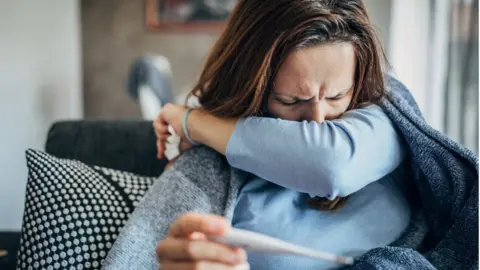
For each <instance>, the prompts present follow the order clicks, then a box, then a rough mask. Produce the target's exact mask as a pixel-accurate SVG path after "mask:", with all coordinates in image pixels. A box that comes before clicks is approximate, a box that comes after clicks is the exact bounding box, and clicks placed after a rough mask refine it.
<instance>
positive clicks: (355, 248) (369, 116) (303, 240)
mask: <svg viewBox="0 0 480 270" xmlns="http://www.w3.org/2000/svg"><path fill="white" fill-rule="evenodd" d="M404 155H405V153H404V150H403V145H402V140H401V138H400V137H399V135H398V134H397V133H396V131H395V129H394V128H393V125H392V123H391V122H390V120H389V119H388V117H387V116H386V115H385V114H384V113H383V111H382V110H381V109H380V108H379V107H376V106H370V107H367V108H363V109H358V110H353V111H350V112H347V113H345V115H344V116H343V117H342V118H341V119H339V120H334V121H327V122H324V123H322V124H318V123H314V122H312V123H307V122H303V123H299V122H292V121H283V120H279V119H271V118H249V119H247V120H242V121H240V122H239V123H238V124H237V126H236V127H235V130H234V133H233V135H232V137H231V139H230V141H229V144H228V148H227V159H228V160H229V162H230V164H231V165H232V166H234V167H237V168H239V169H242V170H245V171H249V172H252V173H254V174H255V175H257V176H255V175H252V177H250V178H249V179H248V180H247V181H246V183H245V185H244V186H242V188H241V189H240V193H239V196H238V199H237V202H236V206H235V210H234V213H233V219H232V225H233V226H234V227H236V228H242V229H247V230H252V231H257V232H261V233H264V234H267V235H270V236H274V237H278V238H281V239H284V240H287V241H290V242H294V243H297V244H300V245H303V246H308V247H311V248H314V249H317V250H323V251H328V252H332V253H334V254H338V255H350V256H355V257H357V256H360V255H362V254H363V253H365V252H367V251H369V250H370V249H373V248H377V247H382V246H386V245H388V244H390V243H392V242H393V241H395V240H396V239H398V238H399V237H400V235H401V233H402V232H403V231H404V230H405V229H406V227H407V225H408V223H409V221H410V208H409V204H408V202H407V200H406V198H405V196H404V194H403V193H402V191H401V188H400V186H399V185H398V184H399V183H401V182H402V180H404V179H405V177H404V174H403V172H404V171H403V168H402V167H401V166H400V167H399V164H400V163H401V161H402V160H403V158H404ZM397 167H398V169H397V170H395V171H394V172H392V171H393V170H394V169H395V168H397ZM261 177H263V178H264V179H263V178H261ZM265 179H266V180H268V181H266V180H265ZM379 179H381V180H379ZM377 180H379V181H377ZM306 193H308V194H310V196H312V197H313V196H322V197H325V196H328V197H330V198H333V197H336V196H346V195H350V194H352V193H354V194H353V195H351V196H350V198H349V200H347V202H346V204H345V206H344V207H343V208H341V209H339V210H337V211H335V212H329V211H318V210H315V209H312V208H311V207H310V206H309V205H308V203H307V202H308V200H309V195H307V194H306ZM249 263H250V265H251V268H252V269H272V270H274V269H332V268H336V267H338V266H339V265H337V264H334V263H331V262H327V261H318V260H312V259H307V258H301V257H300V258H299V257H296V256H284V255H282V256H275V255H268V254H260V253H250V254H249Z"/></svg>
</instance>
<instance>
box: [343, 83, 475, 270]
mask: <svg viewBox="0 0 480 270" xmlns="http://www.w3.org/2000/svg"><path fill="white" fill-rule="evenodd" d="M386 80H387V86H388V89H389V91H390V93H389V97H388V99H385V100H384V101H383V102H382V104H381V107H382V108H383V110H384V111H385V112H386V114H387V115H388V116H389V117H390V119H391V120H392V122H393V123H394V124H395V126H396V127H397V128H398V130H399V132H400V133H401V134H403V136H404V138H405V141H406V147H407V150H408V156H409V164H410V166H409V167H410V168H411V169H412V170H413V173H412V180H413V181H414V184H415V188H416V190H417V191H418V198H419V205H418V206H419V208H418V210H420V211H418V212H417V213H416V215H415V218H413V220H412V223H411V224H410V226H409V229H407V231H406V232H405V234H404V235H403V236H402V238H401V239H400V240H399V241H397V242H396V245H397V246H391V247H384V248H377V249H373V250H371V251H369V252H367V253H365V254H364V255H363V256H361V257H360V258H359V259H358V260H357V263H356V264H355V265H354V266H352V267H350V268H349V269H355V270H356V269H358V270H360V269H362V270H365V269H367V270H372V269H387V270H390V269H391V270H398V269H400V270H402V269H405V270H407V269H408V270H410V269H478V156H477V155H476V154H474V153H473V152H472V151H470V150H468V149H467V148H466V147H464V146H462V145H460V144H458V143H456V142H454V141H452V140H451V139H449V138H448V137H447V136H445V135H444V134H442V133H440V132H438V131H436V130H434V129H433V128H432V127H430V126H429V125H428V124H427V123H426V122H425V120H424V119H423V117H422V115H421V112H420V110H419V108H418V106H417V104H416V103H415V101H414V99H413V97H412V95H411V94H410V92H409V91H408V90H407V89H406V88H405V86H404V85H403V84H402V83H400V82H399V81H397V80H396V79H394V78H392V77H387V78H386ZM423 220H425V224H423Z"/></svg>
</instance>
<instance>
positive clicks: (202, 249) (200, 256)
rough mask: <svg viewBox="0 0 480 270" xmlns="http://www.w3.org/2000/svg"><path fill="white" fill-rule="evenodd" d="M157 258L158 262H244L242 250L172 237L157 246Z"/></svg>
mask: <svg viewBox="0 0 480 270" xmlns="http://www.w3.org/2000/svg"><path fill="white" fill-rule="evenodd" d="M157 256H158V258H159V260H160V262H163V261H180V262H185V261H210V262H217V263H223V264H228V265H236V264H240V263H243V262H245V260H246V255H245V252H244V251H243V250H239V249H233V248H230V247H228V246H226V245H224V244H220V243H216V242H210V241H202V240H196V241H195V240H194V241H192V240H189V239H185V238H173V237H172V238H168V239H166V240H165V241H163V242H161V243H160V244H158V246H157Z"/></svg>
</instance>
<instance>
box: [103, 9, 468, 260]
mask: <svg viewBox="0 0 480 270" xmlns="http://www.w3.org/2000/svg"><path fill="white" fill-rule="evenodd" d="M380 56H381V53H380V49H379V47H378V42H377V41H376V37H375V35H374V33H373V31H372V30H371V25H370V23H369V21H368V17H367V15H366V12H365V8H364V6H363V4H362V3H361V1H307V0H297V1H291V0H289V1H287V0H285V1H279V0H277V1H273V0H272V1H269V0H264V1H260V0H258V1H254V0H250V1H249V0H246V1H240V2H239V4H238V6H237V7H236V9H235V10H234V12H233V14H232V17H231V19H230V22H229V24H228V26H227V29H226V31H225V32H224V33H223V35H222V36H221V37H220V39H219V41H218V43H217V45H216V46H215V48H214V49H213V51H212V53H211V55H210V57H209V60H208V61H207V64H206V68H205V70H204V72H203V74H202V76H201V78H200V80H199V83H198V85H197V87H196V88H195V89H194V92H195V93H196V94H198V95H199V97H200V103H201V104H202V108H203V110H204V111H200V110H196V111H193V112H191V114H190V116H189V115H188V113H187V114H185V113H184V111H185V109H184V108H181V107H172V106H169V107H171V108H170V109H169V107H167V108H166V110H165V112H169V113H163V114H162V120H164V121H165V123H163V125H162V126H164V127H165V125H166V124H172V126H174V128H175V130H176V131H177V132H179V133H181V131H182V130H183V127H182V125H183V123H182V122H183V121H182V120H183V119H184V118H185V119H186V120H188V123H186V124H188V125H186V126H188V129H186V130H187V131H188V132H191V135H192V137H193V138H191V140H192V141H195V140H196V141H199V142H202V143H204V144H206V145H209V146H211V147H213V148H214V149H216V150H217V151H218V152H221V153H227V157H228V149H227V148H228V147H229V146H230V142H229V140H231V138H230V136H234V135H235V131H234V129H236V128H237V126H238V123H239V122H240V125H242V123H241V122H242V121H243V120H238V118H239V117H248V116H252V115H261V114H262V113H263V114H265V113H269V114H273V115H274V116H277V117H280V118H284V119H287V120H294V121H301V120H306V121H312V122H315V121H316V122H322V121H323V120H325V119H327V120H332V119H336V118H338V117H341V116H342V115H343V114H344V112H345V111H346V110H348V109H353V108H355V110H352V111H351V112H348V113H345V114H344V116H342V117H343V119H340V120H338V121H340V123H341V121H345V123H346V124H348V123H366V124H365V126H366V127H367V128H365V126H364V127H361V126H360V127H359V126H355V127H354V128H350V129H349V128H346V129H345V127H346V126H343V127H342V126H340V129H343V130H347V131H349V130H350V131H352V130H353V131H354V130H362V131H364V130H370V131H371V130H374V131H377V128H378V130H389V133H388V134H382V135H387V136H386V137H388V138H390V140H386V141H385V140H381V139H382V138H383V137H385V136H374V137H372V138H374V139H375V141H378V142H379V144H380V145H382V147H394V148H395V149H394V150H393V151H387V150H388V149H381V148H380V149H378V150H379V151H381V152H380V155H382V153H388V154H387V155H386V156H381V157H382V158H380V159H379V160H366V158H365V155H363V160H358V159H356V158H352V159H350V157H357V156H362V155H357V154H356V153H357V151H361V152H362V153H366V152H367V151H368V149H370V148H369V147H364V144H368V140H364V138H365V137H362V136H365V134H364V133H363V132H361V133H360V135H358V134H357V135H355V134H353V135H352V134H348V135H349V136H346V138H347V139H346V140H351V139H352V138H361V139H362V140H361V141H354V142H353V143H350V144H348V143H343V142H345V139H343V140H341V141H340V142H339V141H338V140H337V139H339V138H345V137H343V136H342V135H332V134H330V135H332V136H329V137H328V138H330V139H332V140H331V142H332V144H333V145H334V146H338V147H339V148H335V147H334V148H333V149H335V151H338V155H339V156H346V157H347V158H339V160H343V161H347V163H345V164H348V162H350V161H351V160H353V161H355V162H357V164H356V166H352V167H350V168H348V167H347V171H348V173H341V174H337V175H338V176H343V175H344V174H346V175H348V177H345V179H348V180H349V181H345V179H342V181H340V182H339V184H338V185H337V186H333V185H332V183H335V182H334V181H335V179H336V178H335V177H331V179H327V181H321V180H322V179H307V180H305V179H302V178H294V179H293V181H292V179H291V178H290V179H289V177H287V178H285V179H283V180H285V181H283V180H282V181H283V182H282V183H280V184H282V185H274V184H273V183H270V182H274V181H276V180H275V178H276V176H278V178H282V175H275V174H271V173H272V172H274V171H275V170H270V169H268V170H263V169H262V168H254V166H252V165H251V164H247V165H245V167H246V168H247V169H248V170H249V171H251V172H253V173H254V175H253V176H248V177H247V176H245V174H243V173H242V172H239V171H236V170H231V169H230V166H226V165H225V163H224V162H222V160H223V159H222V158H219V157H218V156H216V155H215V154H214V153H212V152H210V151H208V150H207V149H205V148H196V149H192V150H190V151H187V152H186V153H185V154H184V155H182V156H181V158H180V159H179V160H178V161H177V162H175V164H174V165H173V166H172V168H170V169H169V170H167V171H166V172H165V173H164V174H163V175H162V176H161V177H160V179H159V180H158V182H157V183H155V185H154V186H153V187H152V189H151V191H150V192H149V195H147V196H146V198H145V200H144V202H143V203H142V205H140V206H139V207H138V208H137V210H136V211H135V213H134V214H133V215H132V218H131V220H130V222H129V224H128V225H127V226H126V227H125V230H124V232H123V234H122V235H121V236H120V237H119V238H118V240H117V242H116V244H115V245H116V246H115V247H114V248H113V249H112V251H111V253H110V254H109V257H108V259H107V262H106V263H105V268H106V269H121V268H124V269H136V268H148V269H153V268H154V267H155V265H156V264H155V257H154V252H153V246H154V243H155V242H156V241H158V240H162V241H161V243H160V244H159V245H158V248H157V253H158V258H159V260H160V262H161V268H162V269H192V268H194V269H233V266H234V265H237V264H241V263H243V262H244V261H245V260H246V257H245V254H244V252H243V251H242V250H238V249H234V248H230V247H226V246H223V245H219V244H216V243H213V242H210V241H207V240H206V238H205V236H211V235H221V234H223V233H225V232H226V231H227V230H228V227H229V224H228V222H227V220H231V221H232V225H233V226H236V227H239V228H247V229H252V230H258V231H261V232H265V233H268V234H270V235H274V236H277V237H280V238H284V239H287V240H290V241H294V242H295V241H300V244H303V245H307V246H310V247H314V248H318V249H322V250H326V251H333V252H335V253H341V254H340V255H346V254H345V253H348V252H353V253H354V255H360V254H363V253H364V252H366V251H368V250H369V249H372V248H376V247H381V246H385V245H388V244H390V243H391V242H393V241H394V240H396V239H397V238H398V237H400V235H401V233H402V232H403V231H404V229H405V228H406V225H407V223H408V222H409V220H410V211H409V208H408V204H407V203H406V201H405V196H404V195H403V194H402V192H401V190H400V188H399V187H397V186H396V185H394V182H395V179H394V178H395V177H398V178H399V179H400V180H405V179H406V178H404V177H402V174H401V173H402V172H403V170H402V169H403V168H402V167H400V168H399V170H397V171H396V172H399V174H398V175H397V176H393V175H394V174H389V175H388V176H387V177H385V179H382V180H380V181H376V180H378V179H379V178H381V177H383V176H385V175H386V174H388V173H390V172H391V171H392V170H393V169H394V168H395V167H396V166H398V165H399V163H400V161H401V160H402V154H401V151H397V150H398V149H401V148H402V147H401V143H400V142H399V141H398V137H397V136H396V134H395V132H394V129H393V128H392V127H391V123H389V122H388V121H383V122H382V121H379V122H378V123H383V125H378V123H377V124H374V125H372V123H375V122H372V121H371V120H368V119H385V118H384V115H383V114H382V112H381V110H379V109H378V108H377V107H375V106H365V105H368V104H371V103H375V102H377V101H379V100H381V99H382V96H383V95H382V94H383V91H384V89H385V87H384V85H383V74H382V69H381V65H380V63H381V61H380V59H381V57H380ZM297 88H298V89H297ZM399 89H400V90H402V89H401V88H399ZM238 91H241V94H238ZM407 101H408V100H407ZM290 103H291V104H290ZM292 104H296V105H295V108H293V107H291V106H292ZM406 106H410V104H408V103H406ZM412 108H413V109H412V110H413V111H415V108H416V107H415V106H413V107H412ZM390 110H391V111H390V112H393V109H391V108H390ZM415 112H416V111H415ZM355 113H356V115H357V116H356V117H352V116H351V115H352V114H353V115H355ZM368 114H370V115H369V117H366V116H365V115H368ZM180 116H184V117H180ZM219 116H220V117H219ZM382 116H383V118H382ZM190 117H191V118H190ZM202 117H203V118H202ZM349 117H350V118H349ZM195 118H197V119H203V120H204V121H205V119H206V121H207V122H206V123H204V124H205V125H206V124H209V123H214V125H213V126H211V128H212V131H213V133H214V135H215V134H216V133H221V134H227V136H225V137H223V139H222V136H220V137H218V136H217V137H215V136H214V135H209V136H204V137H202V135H201V134H202V132H201V131H200V132H196V131H195V128H194V127H195V124H194V122H195ZM365 118H368V119H367V120H365ZM179 119H182V120H179ZM209 119H210V120H209ZM345 119H346V120H345ZM362 119H363V121H362ZM192 120H193V121H192ZM258 120H259V121H260V122H262V123H265V124H266V125H270V126H272V127H275V126H282V125H284V123H283V122H282V123H279V122H278V121H280V120H276V119H267V118H263V119H258ZM198 121H200V120H198ZM271 121H275V122H276V123H274V124H271ZM190 122H192V123H193V124H191V123H190ZM244 122H245V123H246V122H248V120H245V121H244ZM312 122H309V123H296V124H297V125H303V126H302V127H303V129H302V131H303V132H304V133H305V134H310V133H309V132H311V130H313V131H314V132H313V133H315V131H317V132H320V131H319V129H318V127H319V126H320V124H318V123H312ZM222 123H224V124H225V123H227V124H226V125H222ZM269 123H270V124H269ZM288 123H291V122H288ZM395 123H396V124H402V122H401V121H400V120H398V119H397V120H396V122H395ZM322 125H323V124H322ZM354 125H355V124H354ZM323 126H327V127H330V128H332V127H331V126H329V125H323ZM370 126H374V127H377V128H371V127H370ZM368 127H370V129H368ZM225 128H227V129H225ZM228 128H230V129H229V130H228ZM225 130H226V131H225ZM284 130H285V131H287V130H293V128H291V127H287V128H285V129H284ZM336 130H339V129H336ZM392 131H393V132H392ZM345 133H348V132H345ZM232 134H233V135H232ZM242 134H244V133H242ZM321 134H322V135H325V134H328V132H324V131H322V132H321ZM368 134H373V135H375V134H376V133H375V132H370V133H368ZM159 135H160V137H161V136H166V134H165V133H164V132H160V134H159ZM183 136H184V137H188V136H187V134H183ZM366 137H367V138H368V135H367V136H366ZM215 138H218V141H217V140H216V139H215ZM307 138H308V139H311V140H316V139H318V137H310V136H307ZM163 139H165V138H163ZM333 139H335V140H333ZM209 140H212V141H213V142H211V143H209V142H208V141H209ZM215 141H217V142H219V144H218V145H217V146H215V145H214V144H215V143H216V142H215ZM306 141H308V140H306ZM385 142H387V143H385ZM392 142H393V143H392ZM286 143H287V142H286ZM277 145H278V144H277ZM320 145H328V144H326V143H323V144H320ZM345 145H346V146H345ZM368 145H369V146H374V147H375V145H376V144H368ZM399 145H400V146H399ZM293 146H295V147H297V146H298V145H296V144H294V143H293ZM160 147H161V144H160ZM299 147H300V148H302V149H300V150H301V151H292V152H293V153H302V151H303V153H306V152H308V151H306V150H308V149H307V148H308V144H305V145H303V146H302V145H300V146H299ZM342 147H343V148H342ZM330 149H331V148H330ZM160 150H161V149H160ZM345 152H346V153H347V154H346V155H345V154H344V153H345ZM326 153H328V152H326ZM423 153H425V152H423ZM426 153H428V151H426ZM375 154H376V153H375ZM245 156H246V157H247V158H245V160H248V159H249V158H248V157H250V159H253V158H251V157H252V155H250V156H249V155H245ZM336 156H337V155H334V156H332V157H334V158H336ZM367 157H368V156H367ZM376 157H377V155H375V156H373V157H372V159H373V158H376ZM392 157H397V158H392ZM275 158H276V157H275ZM292 158H293V159H294V160H293V161H292V162H291V164H290V163H287V164H285V163H284V162H283V164H280V165H282V166H283V167H287V166H297V165H294V164H297V163H301V162H298V160H297V159H296V158H297V157H296V156H293V157H292ZM301 161H302V162H306V163H308V162H309V159H307V158H303V159H301ZM322 161H323V160H322ZM329 161H330V160H329V159H325V162H326V163H328V162H329ZM198 162H202V163H203V164H202V166H198ZM335 162H337V161H335ZM270 163H273V162H266V163H265V164H270ZM338 164H339V165H337V166H336V167H334V168H335V169H337V170H341V169H342V168H340V167H338V166H340V165H341V163H338ZM359 164H361V165H363V164H365V165H366V166H365V168H364V167H362V166H360V165H359ZM370 164H380V165H381V166H379V165H373V166H372V165H370ZM262 165H263V164H262ZM282 166H281V167H279V168H280V169H282ZM317 166H319V161H318V160H314V161H313V162H311V163H309V164H307V165H305V166H304V167H308V168H310V167H317ZM377 166H378V167H377ZM238 167H241V166H238ZM326 167H328V166H326ZM326 167H325V166H323V167H322V168H326ZM379 167H381V169H379ZM385 167H388V168H389V169H385ZM291 168H293V169H292V170H291V171H294V172H297V173H299V172H298V171H297V170H296V168H301V167H291ZM351 168H357V169H358V171H356V173H357V177H358V181H357V182H356V183H355V181H353V182H352V179H353V178H352V175H353V174H352V171H351ZM259 171H260V172H262V171H263V172H264V173H265V176H261V175H256V172H259ZM281 172H282V173H281V174H283V173H288V172H289V170H288V169H287V170H283V171H281ZM380 172H381V173H380ZM269 173H270V174H269ZM290 175H293V176H296V177H301V176H302V175H301V174H290ZM331 175H332V173H331V172H330V171H328V172H327V173H325V176H326V177H328V176H331ZM395 175H396V174H395ZM308 176H309V177H310V178H311V175H310V174H309V175H308ZM334 176H335V175H334ZM376 176H378V177H377V178H376ZM421 177H423V178H422V180H423V181H424V182H425V183H428V184H430V182H429V181H430V178H428V177H427V176H421ZM263 178H265V179H263ZM267 178H271V179H267ZM307 178H308V177H307ZM375 178H376V179H375ZM265 180H269V181H270V182H269V181H265ZM313 180H317V181H313ZM353 180H355V179H353ZM374 181H376V182H374ZM372 182H373V183H372ZM305 183H315V186H314V189H312V190H310V187H309V186H307V185H305ZM318 183H321V184H318ZM345 183H348V184H350V183H354V185H352V186H349V187H346V188H345V187H343V185H344V184H345ZM288 185H290V186H288ZM329 185H330V186H329ZM239 191H240V192H239ZM299 191H300V192H299ZM355 191H357V192H355ZM353 192H355V193H354V194H353V195H351V196H350V198H349V199H348V200H347V201H346V202H345V205H344V206H343V207H342V208H338V206H336V205H334V207H336V208H338V209H337V210H336V211H335V212H333V213H332V212H327V211H318V210H316V209H312V208H311V207H309V205H308V204H307V203H306V202H307V201H309V199H310V197H327V198H328V199H335V198H337V197H343V196H347V195H350V194H352V193H353ZM304 193H309V195H310V196H308V195H306V194H304ZM237 195H238V196H237ZM458 199H459V200H461V198H458ZM334 201H335V200H334ZM330 206H331V205H330ZM321 208H324V207H323V204H322V205H321ZM327 208H328V207H327ZM385 209H386V210H387V211H385ZM185 211H195V212H204V213H205V212H206V213H211V214H216V216H215V215H213V216H212V215H198V214H187V215H184V216H182V217H179V215H180V214H181V213H183V212H185ZM222 216H223V217H225V218H223V217H222ZM452 223H453V222H452ZM422 224H424V223H421V222H420V223H419V224H416V225H418V226H417V227H415V229H418V230H417V231H416V234H415V235H416V236H417V237H418V236H419V235H420V236H422V237H423V236H424V235H425V230H421V229H422V228H424V227H422V226H425V225H422ZM168 226H170V230H169V231H168V232H167V230H168ZM429 229H432V228H429ZM432 230H433V231H435V230H436V229H435V228H433V229H432ZM275 234H276V235H275ZM326 234H328V235H326ZM436 235H437V234H436ZM438 235H441V234H438ZM402 239H406V238H405V237H402ZM405 241H406V240H405ZM405 241H404V242H403V244H404V246H408V247H411V248H416V247H418V243H413V242H411V241H410V242H408V244H406V242H405ZM410 250H411V249H410ZM382 251H384V250H383V249H382ZM387 251H389V252H392V251H390V250H387ZM387 251H384V252H387ZM376 254H377V256H378V252H377V253H376ZM249 255H250V256H249V259H248V261H249V262H250V263H251V265H252V268H253V269H324V268H335V267H338V266H337V265H331V264H328V263H326V262H318V261H312V260H309V259H305V258H298V257H294V258H292V257H288V256H274V257H272V256H267V255H261V254H249ZM408 255H409V256H411V257H412V258H413V259H412V260H411V261H415V262H417V261H419V262H420V261H421V259H418V258H417V257H416V256H414V255H412V254H410V253H409V254H408ZM372 257H375V255H374V256H372V255H370V257H368V256H367V258H372ZM447 257H448V256H447ZM382 258H383V257H382ZM421 258H423V257H421ZM376 259H377V260H376V261H375V259H372V261H371V262H369V263H368V264H367V265H368V266H371V265H373V264H372V263H374V262H377V263H378V262H382V261H381V260H378V257H377V258H376ZM388 259H390V260H389V261H388V262H392V263H393V262H396V261H398V262H402V263H407V261H406V260H405V258H404V257H403V259H402V260H398V259H397V260H394V258H391V257H389V258H388ZM364 262H365V261H364ZM408 262H410V261H408ZM422 263H424V262H422ZM363 266H366V265H363ZM396 266H397V267H398V265H396ZM417 266H418V265H417ZM392 269H394V268H392Z"/></svg>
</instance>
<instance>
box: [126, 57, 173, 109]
mask: <svg viewBox="0 0 480 270" xmlns="http://www.w3.org/2000/svg"><path fill="white" fill-rule="evenodd" d="M142 84H145V85H147V86H149V87H150V88H151V89H152V91H153V92H154V94H155V95H156V96H157V97H158V99H159V100H160V102H161V104H167V103H169V102H172V100H173V91H172V86H171V85H170V81H169V79H168V78H167V74H165V73H163V72H161V71H160V70H159V69H158V68H157V67H156V66H155V58H154V57H153V56H151V55H148V54H146V55H144V56H142V57H141V58H139V59H137V60H136V61H135V62H134V63H133V64H132V66H131V68H130V74H129V77H128V82H127V91H128V93H129V94H130V96H132V97H133V98H137V97H138V88H139V87H140V86H141V85H142Z"/></svg>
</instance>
